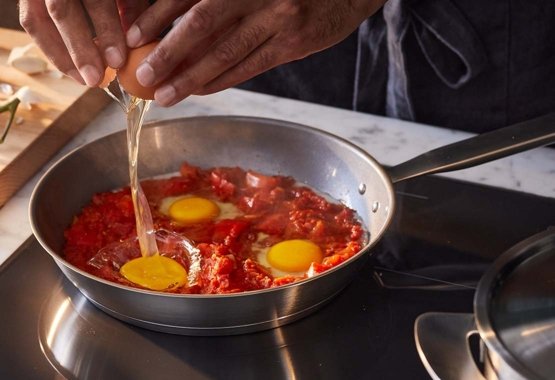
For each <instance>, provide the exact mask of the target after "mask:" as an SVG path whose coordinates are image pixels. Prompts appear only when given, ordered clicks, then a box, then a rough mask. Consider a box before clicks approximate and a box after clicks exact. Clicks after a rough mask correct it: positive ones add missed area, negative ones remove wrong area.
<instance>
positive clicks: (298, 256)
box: [252, 233, 324, 277]
mask: <svg viewBox="0 0 555 380" xmlns="http://www.w3.org/2000/svg"><path fill="white" fill-rule="evenodd" d="M266 237H267V235H265V234H262V233H259V234H258V238H257V240H256V242H255V243H254V244H253V245H252V250H253V252H255V254H256V260H257V261H258V263H259V264H260V265H262V266H264V267H266V268H267V269H268V270H269V271H270V272H271V273H272V276H274V277H283V276H296V277H302V276H304V275H305V274H306V272H307V271H308V269H309V268H310V266H311V264H312V263H313V262H316V263H321V262H322V259H323V257H324V255H323V254H322V250H321V249H320V247H318V246H317V245H316V244H314V243H312V242H311V241H309V240H300V239H294V240H285V241H282V242H279V243H277V244H274V245H273V246H271V247H267V246H265V245H264V244H263V243H262V241H263V240H264V239H265V238H266Z"/></svg>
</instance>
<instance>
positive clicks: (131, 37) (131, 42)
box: [125, 25, 141, 47]
mask: <svg viewBox="0 0 555 380" xmlns="http://www.w3.org/2000/svg"><path fill="white" fill-rule="evenodd" d="M125 38H126V40H127V46H129V47H136V46H137V45H138V44H139V41H141V29H139V27H138V26H137V25H133V26H131V28H129V30H128V31H127V35H126V37H125Z"/></svg>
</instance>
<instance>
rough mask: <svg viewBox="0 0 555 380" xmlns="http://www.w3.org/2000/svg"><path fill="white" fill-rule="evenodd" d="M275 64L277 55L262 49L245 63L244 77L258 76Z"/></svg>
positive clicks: (243, 67)
mask: <svg viewBox="0 0 555 380" xmlns="http://www.w3.org/2000/svg"><path fill="white" fill-rule="evenodd" d="M275 62H276V56H275V54H274V53H273V52H271V51H269V50H267V49H262V50H260V51H259V52H257V53H256V54H253V55H252V56H249V57H248V58H247V59H246V60H245V61H244V62H243V65H242V69H241V71H242V72H243V73H242V74H243V75H247V76H252V75H256V74H258V73H261V72H263V71H266V70H268V69H270V68H271V67H273V66H275Z"/></svg>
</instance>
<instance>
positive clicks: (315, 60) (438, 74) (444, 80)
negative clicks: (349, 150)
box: [240, 0, 555, 133]
mask: <svg viewBox="0 0 555 380" xmlns="http://www.w3.org/2000/svg"><path fill="white" fill-rule="evenodd" d="M240 87H242V88H245V89H250V90H254V91H260V92H265V93H270V94H275V95H279V96H285V97H290V98H295V99H302V100H306V101H309V102H315V103H321V104H326V105H331V106H336V107H342V108H348V109H353V110H357V111H361V112H368V113H373V114H378V115H387V116H391V117H395V118H400V119H405V120H413V121H417V122H422V123H426V124H432V125H438V126H443V127H448V128H456V129H462V130H467V131H471V132H477V133H480V132H484V131H487V130H491V129H495V128H498V127H500V126H503V125H507V124H512V123H515V122H518V121H522V120H526V119H529V118H532V117H534V116H538V115H542V114H545V113H548V112H552V111H555V1H553V0H533V1H530V0H515V1H509V0H488V1H481V0H389V1H388V2H387V3H386V5H385V6H384V7H383V10H381V11H380V12H378V13H377V14H376V15H374V16H372V17H371V18H369V19H368V20H366V21H365V22H364V23H363V24H362V25H361V26H360V28H359V29H358V30H357V31H356V32H355V33H353V34H352V35H351V36H349V37H348V38H347V39H346V40H345V41H343V42H341V43H340V44H338V45H336V46H334V47H332V48H330V49H327V50H326V51H324V52H321V53H317V54H314V55H312V56H310V57H308V58H305V59H303V60H301V61H297V62H292V63H290V64H286V65H282V66H280V67H278V68H276V69H274V70H271V71H269V72H267V73H265V74H262V75H260V76H258V77H256V78H254V79H252V80H250V81H248V82H246V83H245V84H243V85H241V86H240Z"/></svg>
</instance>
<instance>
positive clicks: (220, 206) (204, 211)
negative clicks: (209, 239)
mask: <svg viewBox="0 0 555 380" xmlns="http://www.w3.org/2000/svg"><path fill="white" fill-rule="evenodd" d="M159 210H160V212H161V213H162V214H164V215H167V216H169V217H170V218H171V219H172V220H174V221H175V222H177V223H180V224H187V225H188V224H194V223H202V222H208V221H210V220H223V219H235V218H237V217H239V216H242V215H243V212H241V210H239V208H237V206H235V205H234V204H232V203H229V202H220V201H215V200H211V199H208V198H203V197H197V196H194V195H185V196H179V197H166V198H164V199H163V200H162V202H160V207H159Z"/></svg>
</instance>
